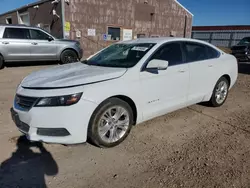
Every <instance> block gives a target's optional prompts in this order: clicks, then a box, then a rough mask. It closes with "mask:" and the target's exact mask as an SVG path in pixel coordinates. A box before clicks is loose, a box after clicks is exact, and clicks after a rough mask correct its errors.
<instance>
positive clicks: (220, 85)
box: [210, 77, 229, 107]
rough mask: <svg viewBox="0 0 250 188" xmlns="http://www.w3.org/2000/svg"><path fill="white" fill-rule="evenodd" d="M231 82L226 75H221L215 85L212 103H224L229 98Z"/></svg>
mask: <svg viewBox="0 0 250 188" xmlns="http://www.w3.org/2000/svg"><path fill="white" fill-rule="evenodd" d="M228 90H229V82H228V80H227V79H226V78H225V77H221V78H220V79H219V80H218V82H217V83H216V85H215V88H214V91H213V94H212V97H211V99H210V104H211V105H212V106H214V107H219V106H221V105H223V104H224V103H225V101H226V99H227V96H228Z"/></svg>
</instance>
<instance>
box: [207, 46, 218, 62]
mask: <svg viewBox="0 0 250 188" xmlns="http://www.w3.org/2000/svg"><path fill="white" fill-rule="evenodd" d="M207 55H208V58H209V59H214V58H217V57H219V56H220V52H218V51H217V50H215V49H213V48H211V47H209V46H207Z"/></svg>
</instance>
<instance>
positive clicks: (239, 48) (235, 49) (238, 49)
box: [232, 46, 247, 52]
mask: <svg viewBox="0 0 250 188" xmlns="http://www.w3.org/2000/svg"><path fill="white" fill-rule="evenodd" d="M246 49H247V47H246V46H234V47H232V51H233V52H245V51H246Z"/></svg>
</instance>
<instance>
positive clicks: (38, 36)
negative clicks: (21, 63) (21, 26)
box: [30, 29, 49, 40]
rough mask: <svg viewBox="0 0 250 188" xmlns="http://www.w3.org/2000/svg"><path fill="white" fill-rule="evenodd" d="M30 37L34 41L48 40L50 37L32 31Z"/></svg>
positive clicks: (38, 31)
mask: <svg viewBox="0 0 250 188" xmlns="http://www.w3.org/2000/svg"><path fill="white" fill-rule="evenodd" d="M30 37H31V39H34V40H48V38H49V35H47V34H46V33H44V32H42V31H40V30H36V29H30Z"/></svg>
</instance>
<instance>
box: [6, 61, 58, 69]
mask: <svg viewBox="0 0 250 188" xmlns="http://www.w3.org/2000/svg"><path fill="white" fill-rule="evenodd" d="M58 64H59V62H58V61H31V62H8V63H6V64H5V67H7V68H8V67H28V66H42V65H58Z"/></svg>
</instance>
